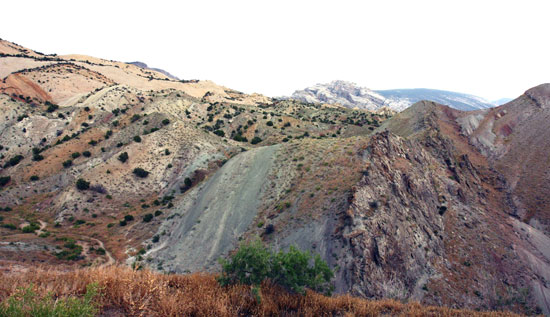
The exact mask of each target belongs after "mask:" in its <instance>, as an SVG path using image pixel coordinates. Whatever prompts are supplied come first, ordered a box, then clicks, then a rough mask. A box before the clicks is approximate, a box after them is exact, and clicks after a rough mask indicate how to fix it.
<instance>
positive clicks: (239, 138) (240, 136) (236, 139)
mask: <svg viewBox="0 0 550 317" xmlns="http://www.w3.org/2000/svg"><path fill="white" fill-rule="evenodd" d="M233 140H235V141H238V142H248V139H247V138H246V137H243V136H242V135H241V134H240V133H237V134H235V136H234V137H233Z"/></svg>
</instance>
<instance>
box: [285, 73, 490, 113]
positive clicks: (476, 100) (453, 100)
mask: <svg viewBox="0 0 550 317" xmlns="http://www.w3.org/2000/svg"><path fill="white" fill-rule="evenodd" d="M285 98H294V99H297V100H301V101H304V102H319V103H329V104H330V103H336V104H340V105H342V106H344V107H348V108H360V109H369V110H375V109H378V108H381V107H388V108H390V109H392V110H395V111H402V110H404V109H406V108H407V107H409V106H411V105H412V104H414V103H415V102H418V101H421V100H431V101H435V102H438V103H441V104H447V105H449V106H451V107H454V108H456V109H459V110H477V109H484V108H490V107H494V106H495V105H494V104H492V103H490V102H488V101H486V100H485V99H483V98H480V97H477V96H473V95H468V94H463V93H457V92H452V91H445V90H437V89H427V88H413V89H391V90H371V89H369V88H366V87H360V86H358V85H357V84H355V83H351V82H347V81H342V80H335V81H332V82H330V83H327V84H316V85H314V86H311V87H308V88H305V89H304V90H297V91H295V92H294V93H293V94H292V95H291V96H290V97H285Z"/></svg>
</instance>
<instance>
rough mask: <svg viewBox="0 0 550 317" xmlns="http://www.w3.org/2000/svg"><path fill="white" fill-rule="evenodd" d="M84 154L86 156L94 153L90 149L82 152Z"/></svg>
mask: <svg viewBox="0 0 550 317" xmlns="http://www.w3.org/2000/svg"><path fill="white" fill-rule="evenodd" d="M82 155H84V157H90V156H92V153H91V152H90V151H84V152H82Z"/></svg>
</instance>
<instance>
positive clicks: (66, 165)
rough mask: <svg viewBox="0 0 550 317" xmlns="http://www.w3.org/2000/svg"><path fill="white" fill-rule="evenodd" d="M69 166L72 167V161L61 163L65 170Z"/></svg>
mask: <svg viewBox="0 0 550 317" xmlns="http://www.w3.org/2000/svg"><path fill="white" fill-rule="evenodd" d="M71 165H73V160H66V161H65V162H63V167H65V168H67V167H70V166H71Z"/></svg>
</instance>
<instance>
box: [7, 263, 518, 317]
mask: <svg viewBox="0 0 550 317" xmlns="http://www.w3.org/2000/svg"><path fill="white" fill-rule="evenodd" d="M92 282H97V283H98V284H99V286H100V288H101V294H102V296H101V298H100V299H99V304H100V306H101V309H102V310H103V314H104V315H107V316H110V315H113V314H114V315H124V316H239V315H257V316H280V315H286V316H379V315H391V316H395V315H399V316H515V315H514V314H512V313H503V312H482V313H480V312H473V311H466V310H456V309H450V308H446V307H433V306H422V305H420V304H418V303H408V304H403V303H400V302H397V301H394V300H380V301H370V300H364V299H360V298H355V297H352V296H349V295H343V296H338V297H326V296H322V295H319V294H315V293H312V292H308V293H307V295H306V296H300V295H294V294H289V293H287V292H285V291H283V290H281V289H280V288H278V287H276V286H273V285H268V284H265V285H264V286H263V287H262V300H261V303H258V302H257V301H256V300H255V297H254V295H253V294H252V291H251V289H250V287H247V286H233V287H230V288H222V287H220V286H219V285H218V283H217V282H216V280H215V276H214V275H211V274H200V273H196V274H191V275H176V274H170V275H165V274H159V273H154V272H151V271H149V270H142V271H133V270H131V269H129V268H126V267H118V266H110V267H97V268H88V269H79V270H74V271H68V272H62V271H59V270H56V269H32V270H30V271H28V272H25V273H15V274H9V275H7V274H4V275H0V300H2V301H3V300H5V299H6V298H7V297H9V296H10V295H12V294H14V293H15V292H16V291H17V289H18V288H20V287H26V286H28V285H30V284H31V283H32V285H33V286H34V289H35V291H36V292H37V293H39V294H47V293H48V292H51V293H52V294H53V295H54V296H55V297H64V296H75V295H76V296H80V295H82V294H84V293H85V290H86V285H87V284H90V283H92Z"/></svg>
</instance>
